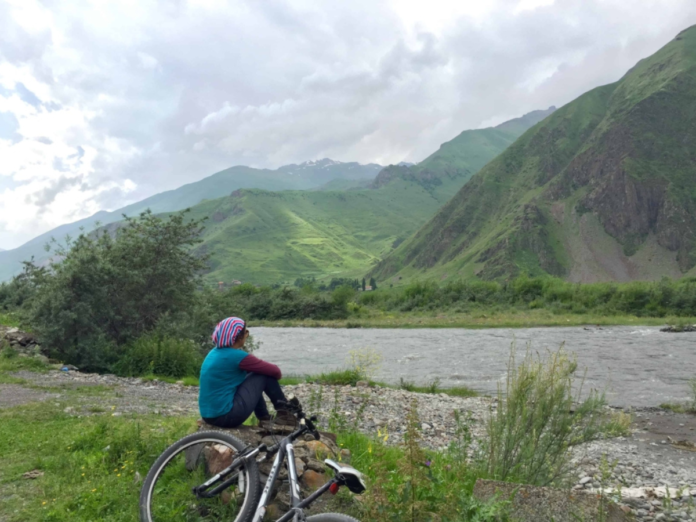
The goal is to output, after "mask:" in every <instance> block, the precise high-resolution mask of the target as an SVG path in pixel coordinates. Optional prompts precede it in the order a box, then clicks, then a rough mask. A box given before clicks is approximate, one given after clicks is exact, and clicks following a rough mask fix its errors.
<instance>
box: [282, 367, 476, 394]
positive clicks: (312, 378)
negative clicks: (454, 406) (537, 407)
mask: <svg viewBox="0 0 696 522" xmlns="http://www.w3.org/2000/svg"><path fill="white" fill-rule="evenodd" d="M360 381H364V382H367V383H368V386H371V387H375V386H378V387H381V388H394V389H401V390H406V391H410V392H415V393H431V394H436V393H444V394H446V395H450V396H452V397H478V395H479V394H478V393H477V392H476V391H474V390H472V389H471V388H468V387H466V386H454V387H451V388H441V387H440V384H439V380H436V381H434V382H433V383H431V384H430V385H428V386H416V385H415V384H413V383H411V382H408V381H404V380H403V379H402V381H401V382H400V383H399V384H389V383H385V382H379V381H373V380H372V379H369V378H368V377H366V376H365V375H364V374H362V373H360V372H359V371H357V370H354V369H344V370H334V371H331V372H325V373H320V374H318V375H306V376H304V377H301V376H297V375H293V376H288V377H283V378H282V379H281V380H280V384H281V385H284V386H295V385H297V384H304V383H313V384H323V385H327V386H356V384H357V383H358V382H360Z"/></svg>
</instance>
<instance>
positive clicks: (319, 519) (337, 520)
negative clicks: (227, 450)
mask: <svg viewBox="0 0 696 522" xmlns="http://www.w3.org/2000/svg"><path fill="white" fill-rule="evenodd" d="M307 522H360V521H359V520H357V519H355V518H353V517H349V516H348V515H342V514H341V513H320V514H318V515H312V516H311V517H307Z"/></svg>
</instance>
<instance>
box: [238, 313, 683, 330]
mask: <svg viewBox="0 0 696 522" xmlns="http://www.w3.org/2000/svg"><path fill="white" fill-rule="evenodd" d="M682 323H687V324H696V317H676V316H666V317H637V316H633V315H605V314H557V313H553V312H552V311H550V310H545V309H536V310H515V311H498V310H490V311H485V310H483V311H478V312H475V313H455V312H447V311H445V312H443V311H435V312H430V313H423V312H379V311H371V312H369V313H364V314H352V315H350V316H349V317H347V318H346V319H330V320H329V319H327V320H319V319H284V320H274V321H269V320H252V321H249V326H250V327H255V326H256V327H258V326H267V327H285V328H471V329H478V328H537V327H552V326H665V325H669V324H682Z"/></svg>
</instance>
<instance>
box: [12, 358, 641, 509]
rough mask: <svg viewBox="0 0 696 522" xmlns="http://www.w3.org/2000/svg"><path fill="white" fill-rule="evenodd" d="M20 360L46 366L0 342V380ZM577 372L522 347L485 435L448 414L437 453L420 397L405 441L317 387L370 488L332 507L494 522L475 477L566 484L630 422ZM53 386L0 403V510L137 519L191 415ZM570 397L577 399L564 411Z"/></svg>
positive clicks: (97, 390)
mask: <svg viewBox="0 0 696 522" xmlns="http://www.w3.org/2000/svg"><path fill="white" fill-rule="evenodd" d="M365 360H366V359H364V358H363V359H361V360H355V359H354V361H353V364H362V366H352V367H350V370H352V371H353V372H355V373H357V374H360V377H361V378H362V379H366V380H369V378H370V374H371V371H370V368H371V367H370V365H369V364H367V365H366V364H364V363H365ZM372 364H373V365H374V364H376V361H374V359H373V363H372ZM27 369H31V370H32V371H38V372H46V370H47V366H45V364H44V363H41V362H39V361H37V360H34V359H30V358H22V357H18V356H17V355H16V354H14V355H13V354H12V353H10V352H9V351H8V350H4V351H3V353H2V356H0V371H1V373H0V375H2V378H3V380H4V381H5V382H13V383H14V385H15V386H16V385H18V384H19V383H21V380H20V379H21V375H24V376H25V378H26V376H27V374H26V373H24V374H21V373H19V374H18V373H17V371H18V370H25V371H26V370H27ZM574 373H575V363H574V361H573V360H572V358H570V357H569V356H568V355H567V354H565V353H564V352H563V351H562V350H561V351H559V352H557V353H555V354H552V355H551V357H549V358H548V360H547V361H542V360H540V359H538V358H537V357H536V356H532V355H531V354H529V353H527V355H525V356H524V358H523V361H522V364H521V365H519V366H518V367H517V369H515V367H514V366H511V369H510V372H509V375H508V380H507V383H506V385H505V389H504V390H503V389H501V391H500V395H499V397H498V401H497V402H491V403H490V404H491V406H490V407H491V410H490V413H489V415H488V420H487V421H486V422H485V423H484V425H483V427H482V428H483V432H482V435H480V436H479V437H477V438H475V437H473V435H472V433H473V432H472V427H473V425H472V424H471V421H469V420H468V418H467V417H466V416H465V414H462V415H461V416H459V417H457V418H456V425H457V429H456V434H455V436H454V438H453V440H452V441H451V443H450V444H449V446H448V447H447V448H446V449H443V450H440V451H434V450H429V449H427V448H424V447H423V446H422V439H423V436H424V435H423V432H422V429H423V427H422V424H421V421H420V419H419V415H418V407H419V406H418V402H417V397H418V396H417V395H413V398H414V400H413V401H412V402H411V405H410V407H409V411H408V413H407V418H406V421H405V424H406V430H405V432H404V433H400V434H393V435H394V436H396V435H398V436H399V440H401V442H399V443H398V444H396V445H394V444H392V440H393V437H392V434H390V433H389V432H388V430H387V429H386V428H381V429H380V430H378V431H377V432H376V433H375V432H372V433H364V432H361V431H359V430H358V425H359V423H360V421H361V415H362V412H364V411H365V410H364V407H359V408H358V409H357V416H356V418H355V419H350V420H346V417H344V416H343V415H342V411H341V408H340V407H339V406H338V402H336V398H334V399H332V397H331V394H330V393H326V394H324V398H322V396H321V395H322V394H321V391H320V393H319V395H315V396H313V397H310V398H309V403H308V405H307V406H308V407H309V408H317V406H318V404H312V403H313V402H315V403H316V402H317V401H319V402H324V403H326V402H328V403H330V404H331V403H333V404H334V405H333V406H332V407H331V408H330V409H329V411H328V413H327V414H325V415H322V416H321V421H322V423H323V425H324V427H325V428H326V429H329V430H331V431H334V432H335V433H337V435H338V443H339V445H341V446H342V447H344V448H347V449H349V450H350V452H351V463H352V464H353V465H354V466H356V467H357V468H358V469H361V470H363V471H364V472H365V473H366V475H367V477H368V481H369V486H370V488H369V490H368V493H367V494H366V495H364V496H363V498H362V499H361V500H360V501H354V500H352V497H351V496H349V495H345V496H343V495H339V496H338V497H337V498H336V499H335V500H334V501H333V502H335V503H337V504H338V506H332V507H333V508H336V509H338V508H340V510H341V511H343V512H348V513H351V514H352V515H354V516H356V517H358V518H361V519H363V520H371V521H375V522H390V521H393V520H409V521H413V522H416V521H430V520H432V521H436V520H437V521H452V522H454V521H466V520H470V521H489V520H490V521H493V520H504V519H505V517H506V511H507V503H506V502H505V500H504V499H499V500H498V501H496V502H493V503H482V502H480V501H478V500H476V499H475V498H473V496H472V491H473V486H474V483H475V481H476V480H477V479H478V478H498V479H505V480H507V481H511V482H520V483H530V484H539V485H546V484H554V485H558V486H561V487H569V486H570V485H572V484H573V482H574V479H573V477H572V476H571V475H570V474H569V473H568V472H569V464H570V462H571V451H570V450H571V449H572V448H573V447H574V446H577V445H579V444H582V443H583V442H587V441H589V440H593V439H595V438H598V437H604V436H611V435H616V434H625V432H626V430H627V429H628V425H627V423H626V419H625V418H624V417H622V416H619V417H617V416H615V415H612V414H609V413H607V412H606V411H605V410H604V409H603V408H602V402H603V401H602V397H601V396H599V395H596V394H590V396H588V397H586V398H584V399H580V397H579V396H578V395H577V394H575V393H573V392H572V390H573V382H574V381H575V379H574ZM17 375H19V376H20V377H17ZM26 385H27V383H26V382H25V386H26ZM36 388H37V389H38V388H40V387H38V386H37V387H36ZM41 389H42V390H45V388H41ZM359 389H360V388H356V390H359ZM51 391H53V392H58V393H59V395H57V396H55V398H54V399H53V400H51V401H46V402H44V403H34V404H28V405H24V406H21V407H15V408H7V409H2V410H0V418H1V420H2V422H0V435H1V436H0V455H1V456H2V459H3V463H4V465H3V468H4V469H3V477H2V480H0V491H2V493H3V494H2V495H1V496H0V498H2V500H0V516H3V517H4V518H5V519H6V520H8V521H12V522H14V521H27V520H48V521H67V520H71V521H88V520H105V521H109V522H111V521H126V520H134V519H135V518H136V517H137V498H138V491H139V487H140V480H141V477H144V476H145V473H146V472H147V470H148V468H149V467H150V466H151V465H152V462H153V461H154V459H155V458H156V457H157V455H158V454H159V453H160V452H161V451H162V450H163V449H164V448H165V447H167V445H169V444H171V443H172V442H174V441H175V440H177V439H178V438H179V437H181V436H183V435H184V434H186V433H190V432H191V431H193V430H195V426H196V425H195V420H196V418H195V417H187V416H183V417H182V416H174V417H162V416H160V415H152V414H144V415H143V414H140V415H136V414H130V415H129V414H127V413H126V414H121V413H119V414H118V416H116V414H115V413H114V414H112V413H113V412H114V408H115V407H109V406H108V404H109V401H110V398H109V397H110V394H111V390H110V389H109V388H108V387H105V386H77V387H75V386H61V387H57V388H55V389H53V388H51ZM504 394H505V395H506V396H507V397H508V399H507V400H505V399H504ZM85 396H91V397H93V398H94V399H95V403H96V404H101V405H103V406H102V407H99V406H90V407H89V409H88V410H87V411H88V412H89V413H87V414H86V415H78V414H77V412H80V411H84V406H85V404H86V403H85ZM524 397H528V399H524ZM529 398H533V399H529ZM56 401H60V402H59V403H58V404H59V406H56V403H55V402H56ZM78 401H79V402H78ZM573 402H576V403H577V404H578V405H579V406H578V407H576V408H575V409H574V410H571V409H570V408H569V406H570V405H571V404H572V403H573ZM494 405H495V408H494ZM455 411H456V410H455ZM542 413H543V414H542ZM528 426H533V427H534V429H526V428H525V427H528ZM479 431H480V429H479ZM390 437H391V438H390ZM30 472H31V473H30ZM29 477H34V479H33V480H32V479H31V478H29Z"/></svg>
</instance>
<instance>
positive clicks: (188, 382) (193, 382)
mask: <svg viewBox="0 0 696 522" xmlns="http://www.w3.org/2000/svg"><path fill="white" fill-rule="evenodd" d="M140 379H142V380H143V381H147V382H151V381H161V382H167V383H169V384H176V383H181V384H183V385H184V386H198V384H199V382H198V377H195V376H193V375H190V376H186V377H170V376H168V375H154V374H149V375H143V376H141V377H140Z"/></svg>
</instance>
